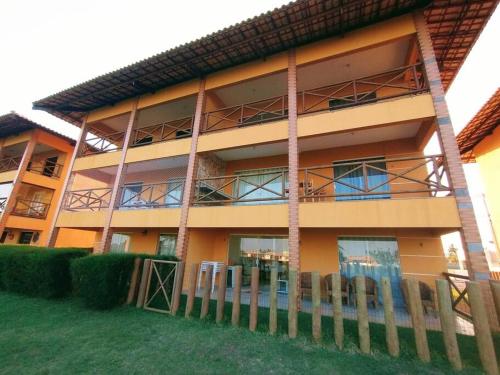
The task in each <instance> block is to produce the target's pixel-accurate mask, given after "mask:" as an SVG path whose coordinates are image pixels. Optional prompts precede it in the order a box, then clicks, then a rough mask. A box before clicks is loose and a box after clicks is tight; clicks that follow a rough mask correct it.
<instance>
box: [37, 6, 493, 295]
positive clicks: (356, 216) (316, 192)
mask: <svg viewBox="0 0 500 375" xmlns="http://www.w3.org/2000/svg"><path fill="white" fill-rule="evenodd" d="M360 4H361V5H360ZM495 6H496V1H482V2H473V3H469V2H466V1H454V2H453V3H450V2H449V1H411V0H406V1H399V2H395V1H362V2H359V1H349V0H348V1H343V2H339V1H321V2H320V1H313V0H309V1H297V2H293V3H290V4H288V5H286V6H283V7H281V8H279V9H275V10H273V11H271V12H268V13H265V14H263V15H261V16H258V17H255V18H252V19H249V20H248V21H245V22H242V23H239V24H237V25H235V26H232V27H229V28H226V29H223V30H221V31H219V32H217V33H214V34H211V35H209V36H207V37H205V38H201V39H199V40H196V41H194V42H191V43H188V44H185V45H182V46H179V47H177V48H173V49H171V50H169V51H166V52H163V53H161V54H158V55H156V56H153V57H151V58H149V59H145V60H142V61H140V62H138V63H136V64H133V65H130V66H127V67H125V68H122V69H119V70H117V71H114V72H112V73H109V74H106V75H103V76H100V77H97V78H95V79H93V80H90V81H88V82H84V83H82V84H80V85H77V86H75V87H72V88H70V89H68V90H65V91H62V92H60V93H57V94H55V95H52V96H49V97H47V98H45V99H42V100H39V101H36V102H35V103H34V108H35V109H41V110H44V111H47V112H49V113H52V114H53V115H55V116H58V117H60V118H62V119H65V120H67V121H69V122H71V123H73V124H75V125H77V126H80V128H81V136H80V140H79V141H78V143H77V146H76V152H75V157H74V160H73V162H72V165H71V169H72V174H71V176H70V178H69V179H68V183H67V185H66V196H65V199H64V200H61V202H60V211H59V214H58V216H57V218H56V220H55V221H54V230H53V233H52V235H51V239H50V243H51V244H54V243H56V244H57V241H58V233H60V232H61V230H63V229H68V228H71V229H79V230H85V231H90V232H95V233H96V246H95V252H107V251H128V252H146V253H157V252H160V253H164V254H177V255H178V257H180V258H181V259H183V260H185V261H186V262H187V269H189V267H190V264H191V263H201V262H204V261H210V262H224V263H227V264H229V265H235V264H241V265H243V268H244V269H243V274H244V279H243V280H244V283H248V281H249V272H250V266H255V265H258V266H259V267H260V268H261V274H262V276H261V283H262V285H265V284H266V280H267V278H268V276H267V275H268V274H269V271H270V266H271V265H277V266H278V267H279V278H280V281H283V283H282V285H281V287H283V288H284V289H286V279H287V272H288V270H289V269H297V270H299V269H300V271H303V272H306V271H313V270H316V271H320V272H321V274H323V275H324V274H327V273H329V272H332V271H338V270H339V268H342V269H341V271H342V272H343V273H345V274H347V275H348V276H350V275H352V273H354V272H358V273H359V272H363V273H364V274H366V275H370V276H372V277H374V278H376V279H377V280H378V279H379V278H380V277H381V276H383V275H389V276H390V277H391V278H393V279H394V281H395V282H394V285H396V287H395V288H396V289H395V291H394V293H400V292H399V289H397V285H398V281H399V278H401V277H402V276H411V277H416V278H419V279H421V280H423V281H424V282H427V283H429V284H433V280H434V279H435V278H437V277H441V274H442V272H443V271H446V264H447V261H446V258H445V256H444V253H443V248H442V245H441V240H440V236H441V235H443V234H446V233H450V232H453V231H460V232H461V234H462V238H463V241H464V248H465V249H466V254H467V257H468V267H469V270H470V274H471V277H472V278H476V279H480V280H484V279H486V278H488V266H487V263H486V260H485V257H484V252H483V249H482V246H481V241H480V237H479V233H478V229H477V225H476V222H475V218H474V213H473V210H472V205H471V201H470V197H469V194H468V191H467V186H466V182H465V177H464V173H463V170H462V165H461V161H460V155H459V152H458V147H457V144H456V140H455V136H454V133H453V129H452V125H451V122H450V118H449V115H448V110H447V106H446V102H445V99H444V92H445V90H446V89H447V88H448V87H449V85H450V83H451V81H452V80H453V78H454V77H455V75H456V73H457V71H458V69H459V67H460V66H461V64H462V63H463V61H464V59H465V57H466V56H467V53H468V52H469V50H470V49H471V47H472V45H473V44H474V42H475V40H476V39H477V37H478V35H479V33H480V32H481V30H482V28H483V27H484V25H485V23H486V22H487V20H488V18H489V17H490V15H491V14H492V12H493V11H494V8H495ZM432 136H437V137H438V138H439V140H440V143H441V145H442V150H441V152H440V153H439V154H437V155H425V154H424V151H423V150H424V148H425V146H426V144H427V142H428V141H429V139H430V138H431V137H432ZM84 140H86V142H87V143H85V142H84ZM75 186H76V187H75ZM349 259H358V261H353V262H349ZM359 259H373V262H372V261H370V262H360V261H359ZM374 265H376V266H374Z"/></svg>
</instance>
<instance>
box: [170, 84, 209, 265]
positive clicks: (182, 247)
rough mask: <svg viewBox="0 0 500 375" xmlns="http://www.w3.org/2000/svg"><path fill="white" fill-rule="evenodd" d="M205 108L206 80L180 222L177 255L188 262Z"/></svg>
mask: <svg viewBox="0 0 500 375" xmlns="http://www.w3.org/2000/svg"><path fill="white" fill-rule="evenodd" d="M204 106H205V79H202V80H201V81H200V89H199V91H198V97H197V98H196V109H195V112H194V121H193V131H192V132H191V133H192V134H191V149H190V151H189V160H188V166H187V172H186V182H185V184H184V194H183V196H182V207H181V219H180V222H179V232H178V234H177V245H176V249H175V253H176V255H177V257H178V258H179V259H181V260H183V261H185V260H186V256H187V247H188V241H189V230H188V228H187V222H188V215H189V206H190V205H191V201H192V196H193V194H194V188H195V184H194V180H195V178H196V174H195V172H196V166H197V156H196V149H197V147H198V137H199V135H200V127H201V121H202V118H203V108H204Z"/></svg>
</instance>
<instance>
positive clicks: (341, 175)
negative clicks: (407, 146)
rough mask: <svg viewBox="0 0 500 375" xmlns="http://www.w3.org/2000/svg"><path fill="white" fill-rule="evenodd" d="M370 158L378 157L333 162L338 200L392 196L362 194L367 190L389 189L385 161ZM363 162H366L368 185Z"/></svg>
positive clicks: (385, 190)
mask: <svg viewBox="0 0 500 375" xmlns="http://www.w3.org/2000/svg"><path fill="white" fill-rule="evenodd" d="M370 160H377V159H361V160H348V161H342V162H335V163H333V176H334V178H335V179H336V181H335V194H336V200H338V201H345V200H360V199H387V198H390V195H389V194H371V195H370V194H366V195H362V194H363V193H364V192H365V191H367V192H369V193H374V192H388V191H389V183H388V179H387V173H386V172H385V170H386V164H385V161H370ZM362 162H366V166H367V167H366V174H367V176H366V183H367V184H368V186H365V176H364V175H363V165H362V164H361V163H362Z"/></svg>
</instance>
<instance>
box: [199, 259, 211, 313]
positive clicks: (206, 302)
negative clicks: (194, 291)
mask: <svg viewBox="0 0 500 375" xmlns="http://www.w3.org/2000/svg"><path fill="white" fill-rule="evenodd" d="M213 271H214V266H212V265H207V268H205V282H204V283H203V297H202V300H201V311H200V319H205V318H206V317H207V315H208V308H209V307H210V295H211V294H212V274H213ZM200 272H201V271H200Z"/></svg>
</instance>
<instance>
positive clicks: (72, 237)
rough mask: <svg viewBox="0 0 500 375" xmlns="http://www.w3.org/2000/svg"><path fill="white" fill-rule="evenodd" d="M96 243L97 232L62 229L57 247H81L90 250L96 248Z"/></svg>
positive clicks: (57, 240)
mask: <svg viewBox="0 0 500 375" xmlns="http://www.w3.org/2000/svg"><path fill="white" fill-rule="evenodd" d="M95 241H96V232H95V231H91V230H80V229H71V228H60V229H59V233H58V235H57V239H56V244H55V247H80V248H85V249H90V248H93V247H94V244H95Z"/></svg>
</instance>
